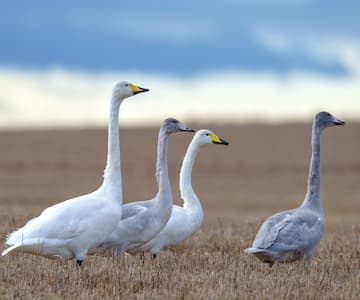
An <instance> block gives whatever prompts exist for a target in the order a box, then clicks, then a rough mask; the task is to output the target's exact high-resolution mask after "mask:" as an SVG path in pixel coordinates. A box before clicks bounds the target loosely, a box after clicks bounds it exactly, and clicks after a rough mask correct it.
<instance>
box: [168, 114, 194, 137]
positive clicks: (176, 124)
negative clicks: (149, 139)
mask: <svg viewBox="0 0 360 300" xmlns="http://www.w3.org/2000/svg"><path fill="white" fill-rule="evenodd" d="M162 127H163V128H164V129H165V130H166V132H167V133H168V134H170V133H174V132H179V131H187V132H195V130H194V129H192V128H190V127H187V126H186V125H185V124H183V123H181V122H180V121H178V120H176V119H174V118H168V119H166V120H164V122H163V124H162Z"/></svg>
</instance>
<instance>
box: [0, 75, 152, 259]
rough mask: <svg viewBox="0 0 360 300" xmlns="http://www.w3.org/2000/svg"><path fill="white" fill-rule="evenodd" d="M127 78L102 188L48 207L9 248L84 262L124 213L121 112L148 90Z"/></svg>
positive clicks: (114, 107) (115, 99)
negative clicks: (130, 100) (127, 101)
mask: <svg viewBox="0 0 360 300" xmlns="http://www.w3.org/2000/svg"><path fill="white" fill-rule="evenodd" d="M145 91H147V89H142V88H139V87H137V86H135V85H133V84H130V83H127V82H119V83H117V84H116V85H115V87H114V90H113V94H112V98H111V107H110V118H109V131H108V135H109V136H108V157H107V163H106V169H105V173H104V180H103V183H102V185H101V186H100V188H99V189H98V190H96V191H95V192H93V193H90V194H87V195H83V196H79V197H76V198H73V199H70V200H67V201H64V202H61V203H58V204H56V205H53V206H50V207H48V208H47V209H45V210H44V211H43V212H42V213H41V214H40V216H38V217H36V218H33V219H32V220H30V221H29V222H28V223H27V224H26V225H25V226H24V227H22V228H20V229H18V230H17V231H15V232H12V233H11V234H9V236H8V238H7V241H6V243H7V245H9V246H10V247H9V248H7V249H6V250H5V251H4V252H3V253H2V255H3V256H4V255H6V254H8V253H9V252H11V251H19V252H28V253H32V254H37V255H41V256H45V257H49V258H53V257H63V258H68V259H69V258H73V257H75V258H76V261H77V265H78V266H80V265H81V263H82V261H83V259H84V258H85V256H86V254H87V252H88V249H90V248H92V247H95V246H97V245H99V244H100V243H102V242H103V240H104V238H105V237H106V235H108V234H109V233H110V232H111V231H112V230H114V228H115V226H116V224H117V222H118V220H119V218H121V215H122V188H121V172H120V142H119V126H118V116H119V108H120V104H121V102H122V100H123V99H125V98H127V97H130V96H132V95H134V94H137V93H140V92H145Z"/></svg>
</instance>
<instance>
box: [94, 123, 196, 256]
mask: <svg viewBox="0 0 360 300" xmlns="http://www.w3.org/2000/svg"><path fill="white" fill-rule="evenodd" d="M179 131H180V132H181V131H188V132H194V130H193V129H191V128H188V127H187V126H185V125H184V124H182V123H181V122H179V121H178V120H176V119H173V118H169V119H166V120H165V121H164V122H163V124H162V126H161V127H160V130H159V140H158V149H157V151H158V155H157V162H156V180H157V182H158V189H159V190H158V193H157V195H156V196H155V198H153V199H151V200H146V201H137V202H131V203H127V204H125V205H124V206H123V214H122V218H121V220H120V219H119V222H118V224H117V226H116V228H115V230H114V231H113V232H112V233H111V234H110V235H109V236H107V237H106V239H105V241H104V243H103V244H102V245H101V246H100V247H97V248H94V249H91V251H90V253H97V252H100V253H104V252H105V253H106V252H109V251H112V250H116V253H117V254H118V255H121V254H123V253H124V252H125V251H128V252H131V251H132V250H134V249H136V248H138V247H139V246H141V245H143V244H144V243H146V242H147V241H149V240H151V239H152V238H153V237H154V236H155V235H157V234H158V233H159V232H160V231H161V230H162V229H163V228H164V226H165V225H166V223H167V222H168V220H169V218H170V215H171V209H172V204H173V201H172V193H171V186H170V181H169V176H168V163H167V156H168V155H167V152H168V138H169V135H170V134H172V133H175V132H179Z"/></svg>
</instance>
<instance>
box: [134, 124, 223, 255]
mask: <svg viewBox="0 0 360 300" xmlns="http://www.w3.org/2000/svg"><path fill="white" fill-rule="evenodd" d="M206 144H223V145H228V144H229V143H228V142H226V141H225V140H223V139H221V138H219V137H218V136H217V135H216V134H215V133H213V132H211V131H210V130H207V129H202V130H199V131H198V132H197V133H196V134H195V136H194V138H193V139H192V141H191V143H190V145H189V147H188V149H187V151H186V154H185V157H184V161H183V164H182V167H181V171H180V193H181V198H182V199H183V201H184V204H183V206H178V205H173V208H172V213H171V216H170V219H169V221H168V222H167V224H166V226H165V227H164V229H163V230H162V231H161V232H160V233H159V234H158V235H156V236H155V238H153V239H152V240H151V241H149V242H147V243H146V244H145V245H143V246H141V247H140V248H139V249H137V251H139V250H141V251H148V250H150V252H151V254H152V255H153V257H154V258H155V257H156V255H157V253H158V252H159V251H160V250H161V248H163V247H168V246H174V245H177V244H179V243H181V242H182V241H184V240H185V239H187V238H188V237H190V236H191V235H192V234H194V233H195V232H196V231H198V230H199V228H200V226H201V224H202V221H203V210H202V207H201V203H200V200H199V198H198V197H197V196H196V194H195V192H194V190H193V187H192V184H191V173H192V169H193V166H194V162H195V159H196V156H197V153H198V152H199V149H200V147H201V146H203V145H206Z"/></svg>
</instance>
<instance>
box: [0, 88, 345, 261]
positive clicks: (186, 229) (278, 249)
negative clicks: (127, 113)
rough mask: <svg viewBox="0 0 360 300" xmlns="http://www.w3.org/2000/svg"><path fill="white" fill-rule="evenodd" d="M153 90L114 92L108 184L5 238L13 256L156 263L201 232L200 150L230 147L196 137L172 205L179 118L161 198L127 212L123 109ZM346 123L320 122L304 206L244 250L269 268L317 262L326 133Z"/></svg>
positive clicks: (167, 131)
mask: <svg viewBox="0 0 360 300" xmlns="http://www.w3.org/2000/svg"><path fill="white" fill-rule="evenodd" d="M147 91H149V90H148V89H145V88H141V87H138V86H136V85H134V84H131V83H128V82H119V83H117V84H116V85H115V87H114V89H113V93H112V97H111V103H110V115H109V125H108V154H107V161H106V167H105V171H104V179H103V183H102V185H101V186H100V187H99V188H98V189H97V190H96V191H94V192H92V193H90V194H87V195H82V196H79V197H76V198H72V199H69V200H66V201H63V202H60V203H58V204H56V205H53V206H50V207H48V208H47V209H45V210H44V211H43V212H42V213H41V214H40V215H39V216H38V217H36V218H33V219H31V220H30V221H28V222H27V223H26V225H25V226H24V227H22V228H20V229H18V230H16V231H14V232H12V233H10V234H9V235H8V237H7V240H6V244H7V245H8V246H9V247H8V248H7V249H6V250H5V251H3V253H2V256H5V255H7V254H8V253H10V252H27V253H32V254H36V255H41V256H45V257H48V258H54V257H62V258H66V259H71V258H75V259H76V265H77V267H80V266H81V264H82V262H83V260H84V259H85V257H86V255H87V254H89V255H90V254H95V253H103V254H104V253H105V254H109V253H113V254H114V253H115V254H116V255H122V254H124V253H137V252H140V253H144V252H146V251H149V252H150V253H151V254H152V255H153V257H154V258H155V257H156V255H157V254H158V252H159V251H160V250H161V249H162V248H163V247H168V246H172V245H176V244H179V243H180V242H182V241H184V240H185V239H187V238H188V237H190V236H191V235H192V234H193V233H195V232H196V231H197V230H198V229H199V228H200V226H201V224H202V220H203V209H202V206H201V203H200V200H199V198H198V197H197V195H196V194H195V192H194V190H193V187H192V183H191V174H192V168H193V165H194V162H195V159H196V156H197V153H198V151H199V149H200V147H201V146H203V145H205V144H220V145H228V142H227V141H225V140H223V139H221V138H219V137H218V136H217V135H216V134H215V133H213V132H212V131H210V130H206V129H203V130H199V131H197V132H196V134H195V135H194V137H193V139H192V141H191V143H190V145H189V146H188V149H187V151H186V155H185V157H184V160H183V164H182V167H181V171H180V193H181V198H182V200H183V206H178V205H173V199H172V191H171V185H170V181H169V176H168V163H167V157H168V155H167V153H168V139H169V136H170V135H171V134H173V133H176V132H194V130H193V129H191V128H189V127H187V126H186V125H185V124H183V123H181V122H179V121H178V120H176V119H173V118H169V119H166V120H165V121H164V122H163V123H162V125H161V127H160V130H159V137H158V146H157V162H156V180H157V184H158V193H157V194H156V196H155V197H154V198H153V199H150V200H145V201H136V202H131V203H128V204H125V205H123V201H122V200H123V199H122V181H121V166H120V163H121V160H120V139H119V126H118V122H119V109H120V105H121V103H122V101H123V100H124V99H125V98H128V97H131V96H133V95H136V94H139V93H143V92H147ZM344 124H345V123H344V122H343V121H341V120H339V119H337V118H335V117H334V116H332V115H331V114H329V113H327V112H320V113H318V114H317V115H316V116H315V119H314V122H313V129H312V156H311V163H310V173H309V179H308V190H307V193H306V196H305V199H304V201H303V203H302V204H301V206H299V207H298V208H296V209H292V210H287V211H283V212H279V213H276V214H274V215H272V216H270V217H269V218H268V219H267V220H265V222H264V223H263V224H262V226H261V227H260V229H259V231H258V233H257V235H256V237H255V240H254V242H253V245H252V247H251V248H247V249H245V250H244V251H245V252H246V253H250V254H254V255H255V256H256V257H257V258H258V259H260V260H261V261H263V262H265V263H268V264H270V266H271V265H272V264H273V263H274V262H276V261H278V262H292V261H295V260H299V259H302V258H303V257H305V258H306V260H307V262H308V263H310V261H311V257H312V255H313V253H314V251H315V249H316V246H317V245H318V244H319V242H320V240H321V238H322V236H323V232H324V215H323V210H322V204H321V195H320V178H321V162H320V142H321V134H322V131H323V129H325V128H327V127H331V126H336V125H344Z"/></svg>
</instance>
